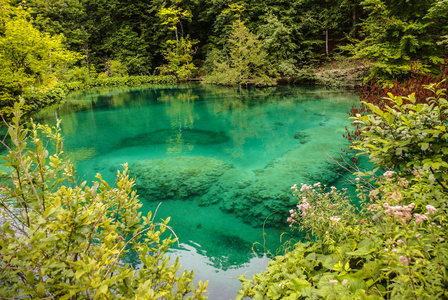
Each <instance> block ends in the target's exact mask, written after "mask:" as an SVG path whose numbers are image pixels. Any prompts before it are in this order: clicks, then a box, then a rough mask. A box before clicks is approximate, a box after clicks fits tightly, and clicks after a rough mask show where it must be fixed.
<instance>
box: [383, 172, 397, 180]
mask: <svg viewBox="0 0 448 300" xmlns="http://www.w3.org/2000/svg"><path fill="white" fill-rule="evenodd" d="M394 174H395V172H394V171H386V172H385V173H384V174H383V176H384V177H386V180H387V181H391V180H392V179H391V178H392V176H394Z"/></svg>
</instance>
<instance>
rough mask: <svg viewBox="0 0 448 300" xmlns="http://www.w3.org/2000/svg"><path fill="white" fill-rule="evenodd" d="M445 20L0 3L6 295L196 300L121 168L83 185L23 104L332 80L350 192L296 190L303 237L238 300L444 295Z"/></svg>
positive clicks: (342, 10) (245, 285) (425, 9)
mask: <svg viewBox="0 0 448 300" xmlns="http://www.w3.org/2000/svg"><path fill="white" fill-rule="evenodd" d="M447 17H448V1H447V0H425V1H422V0H389V1H386V0H288V1H286V0H278V1H271V0H259V1H249V0H243V1H237V2H235V1H232V0H221V1H219V0H208V1H207V0H184V1H182V0H177V1H176V0H173V1H164V0H146V1H130V0H51V1H49V0H25V1H19V0H0V111H1V114H2V118H3V120H4V121H5V123H6V126H5V127H3V128H6V129H5V130H4V133H3V135H4V136H5V137H4V138H3V139H2V140H1V141H0V143H1V144H2V151H3V150H5V151H4V152H3V153H6V154H3V155H4V156H2V157H1V159H2V161H3V166H4V168H2V169H0V298H2V299H19V298H20V299H22V298H23V299H61V300H62V299H206V298H207V281H206V282H202V281H199V282H194V273H193V272H192V271H187V270H182V271H181V264H182V262H180V261H179V260H178V259H177V260H175V261H170V260H169V258H168V256H167V251H168V250H169V248H170V246H171V245H172V244H174V243H176V241H177V236H176V234H175V232H174V231H173V230H172V228H171V227H170V225H169V221H170V218H167V219H165V220H160V221H158V220H157V218H156V213H157V211H155V212H149V213H148V214H147V215H145V216H143V215H142V214H141V212H139V208H140V207H141V206H142V202H141V201H140V200H139V198H138V195H137V192H136V190H135V185H136V184H135V179H133V178H132V172H130V171H129V169H128V165H127V164H124V165H123V168H122V169H121V170H119V171H118V172H116V173H115V174H116V182H115V183H114V184H113V185H112V184H111V183H110V182H107V181H106V180H104V179H103V177H102V176H101V175H100V174H97V175H96V179H95V181H93V182H89V183H87V181H82V182H81V181H80V180H79V174H77V172H76V169H75V166H74V164H73V163H72V162H71V161H70V159H69V158H68V153H65V152H64V143H63V136H62V131H61V126H60V121H57V122H56V125H54V126H49V125H45V124H35V123H34V122H33V120H31V121H29V120H28V117H27V115H28V112H29V111H35V110H39V109H41V108H43V107H45V106H47V105H49V104H52V103H57V102H58V101H60V100H62V99H64V97H65V96H66V95H67V94H68V93H69V92H71V91H75V90H81V89H89V88H92V87H96V86H121V85H129V86H134V85H135V86H136V85H145V84H154V83H155V84H176V83H180V82H188V81H190V80H195V81H196V80H197V81H202V83H203V84H221V85H231V86H233V85H235V86H240V87H246V86H259V87H264V86H273V85H277V84H281V83H300V84H310V85H329V86H332V85H336V86H337V85H338V84H337V83H335V82H334V80H335V79H333V77H334V76H336V75H335V74H336V73H334V71H336V72H339V73H337V74H342V75H343V79H342V81H347V80H350V79H353V78H350V76H353V74H354V73H358V72H359V74H357V76H359V78H360V81H356V82H355V84H354V85H353V86H351V87H357V86H358V85H361V84H364V85H365V86H364V87H362V88H361V89H360V90H359V97H360V100H361V101H360V103H359V105H358V106H353V108H352V110H351V111H350V112H349V117H350V119H351V120H352V122H353V123H352V125H353V127H351V128H346V132H345V134H344V137H345V138H346V139H347V141H348V142H349V147H348V149H346V150H345V151H346V152H350V153H351V156H350V158H352V159H350V161H351V162H353V163H355V165H353V164H349V166H347V167H346V168H347V170H348V171H351V172H352V173H353V174H354V175H355V177H354V178H355V179H354V180H353V181H354V182H353V185H354V186H355V187H356V196H351V195H349V194H348V193H347V189H346V188H342V189H338V188H336V187H333V186H331V187H330V186H326V185H325V183H320V182H308V183H302V184H301V186H297V184H295V185H293V186H292V187H291V193H293V194H294V197H295V199H296V200H297V205H296V206H294V207H292V208H291V210H290V211H289V213H288V216H289V217H288V219H287V224H288V225H289V226H290V227H291V228H292V229H293V230H297V231H299V232H302V233H303V234H304V236H305V238H304V240H302V241H297V243H294V242H292V241H289V242H286V243H285V244H284V245H283V248H282V249H283V251H282V253H278V255H277V256H272V257H271V258H272V261H270V263H269V265H268V266H267V269H266V270H265V271H264V272H261V273H258V274H255V275H253V276H251V277H247V276H246V275H245V274H241V275H240V276H239V277H238V279H239V280H240V281H241V289H240V290H239V291H238V293H237V294H236V295H235V298H236V299H241V300H242V299H248V298H252V299H266V300H271V299H286V300H288V299H289V300H294V299H369V300H375V299H447V298H448V288H447V286H448V274H447V272H446V270H447V267H448V238H447V235H446V232H447V230H448V218H447V214H448V201H447V200H448V142H447V141H448V127H447V124H448V101H447V98H446V89H447V88H448V81H447V76H448V75H447V74H448V67H447V58H448V22H447ZM324 70H327V71H328V70H329V71H328V73H326V75H322V72H323V71H324ZM344 70H345V71H344ZM332 72H333V73H332ZM338 76H339V75H338ZM24 120H26V121H24ZM359 157H364V158H365V159H366V160H368V161H370V163H371V165H372V169H370V170H362V169H359V168H357V167H356V162H357V158H359ZM5 169H7V170H8V172H5ZM129 253H133V254H135V253H136V254H137V255H136V257H137V260H138V262H136V263H127V261H126V257H127V255H128V254H129Z"/></svg>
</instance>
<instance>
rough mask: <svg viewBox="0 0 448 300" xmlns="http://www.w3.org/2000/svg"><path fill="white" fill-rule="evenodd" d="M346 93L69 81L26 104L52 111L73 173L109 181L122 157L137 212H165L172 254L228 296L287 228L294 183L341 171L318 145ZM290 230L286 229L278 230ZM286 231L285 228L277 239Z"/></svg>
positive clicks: (337, 138) (333, 143)
mask: <svg viewBox="0 0 448 300" xmlns="http://www.w3.org/2000/svg"><path fill="white" fill-rule="evenodd" d="M355 101H357V97H356V95H354V94H352V93H347V92H341V91H331V90H323V89H304V88H296V87H281V88H268V89H236V88H224V87H210V86H199V85H193V86H191V85H190V86H163V87H162V86H159V87H146V88H133V89H103V90H100V89H97V90H90V91H87V92H82V93H76V94H73V95H71V97H70V98H69V99H68V100H67V101H66V102H65V103H64V104H62V105H59V106H57V107H53V108H47V109H45V110H43V111H41V112H40V113H38V114H36V116H35V117H34V118H35V120H37V121H38V122H42V123H48V124H54V123H55V119H56V118H61V119H62V123H61V128H62V133H63V136H64V147H65V151H66V152H71V153H73V154H72V160H74V162H75V164H76V167H77V170H78V174H80V176H84V179H86V180H92V179H93V177H94V175H95V174H96V173H101V174H102V175H103V177H104V178H105V179H107V180H109V181H110V182H111V183H113V181H114V178H115V174H116V170H117V169H119V168H121V167H120V165H121V164H123V163H125V162H127V163H128V164H129V169H130V172H131V176H133V177H136V188H137V190H138V193H139V194H140V195H141V197H140V199H141V201H142V202H143V208H142V213H143V214H144V215H145V214H146V213H147V212H148V211H149V210H151V211H153V212H154V211H155V210H156V208H157V207H158V206H159V204H160V207H159V208H158V210H157V215H156V219H165V218H167V217H168V216H171V222H170V225H171V226H172V228H173V230H174V232H175V233H176V235H177V236H178V238H179V243H180V245H179V246H175V247H174V248H173V249H172V252H171V255H173V256H180V258H181V262H182V264H183V266H184V267H185V268H187V269H189V270H194V271H195V274H196V279H197V280H209V281H210V282H209V288H208V292H209V296H210V299H231V298H234V297H235V296H236V292H237V290H238V289H239V287H240V283H239V281H238V280H237V277H238V275H240V274H243V273H245V274H246V275H247V276H250V275H252V274H254V273H257V272H261V271H263V270H264V268H265V267H266V265H267V263H268V259H267V258H266V256H265V255H264V253H266V252H270V253H275V252H276V250H278V248H279V247H280V245H281V242H280V236H281V234H282V233H283V232H287V225H286V224H285V220H286V217H287V215H288V210H289V209H291V208H292V207H293V206H294V205H295V204H296V200H294V199H293V198H292V193H291V189H290V187H291V186H292V185H294V184H295V183H297V184H300V183H302V182H303V183H313V182H317V181H320V182H323V183H327V184H331V183H333V182H335V181H336V180H338V179H339V178H340V176H341V174H340V170H339V168H338V166H337V164H335V163H334V162H333V161H331V160H329V159H328V158H327V156H331V157H334V158H337V157H339V156H340V155H341V148H342V147H346V141H345V140H344V139H343V138H342V134H343V132H344V130H345V126H346V125H348V124H349V120H348V116H347V113H346V112H347V111H348V110H349V108H350V107H351V106H352V104H353V103H354V102H355ZM288 236H289V235H288ZM283 241H284V240H283Z"/></svg>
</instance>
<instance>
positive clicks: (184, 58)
mask: <svg viewBox="0 0 448 300" xmlns="http://www.w3.org/2000/svg"><path fill="white" fill-rule="evenodd" d="M158 16H159V17H160V19H161V20H162V25H168V28H169V29H170V30H172V31H174V32H175V35H176V40H167V41H166V45H165V50H164V51H163V56H164V58H165V59H166V60H167V61H168V64H166V65H162V66H160V67H158V69H159V70H160V72H161V74H168V75H174V76H175V77H176V80H177V82H179V81H186V80H188V78H190V76H191V74H192V72H193V71H194V70H196V69H197V67H196V66H195V65H194V64H193V62H192V61H193V54H194V53H195V52H196V51H195V50H194V49H193V46H194V45H195V44H197V43H198V42H197V41H192V40H190V37H189V36H188V35H187V36H184V29H183V26H182V19H186V20H189V21H191V13H190V12H189V11H187V10H183V9H180V8H179V9H176V8H173V7H170V8H162V9H160V11H159V12H158ZM179 28H180V30H179ZM179 31H180V33H179ZM179 35H180V36H179Z"/></svg>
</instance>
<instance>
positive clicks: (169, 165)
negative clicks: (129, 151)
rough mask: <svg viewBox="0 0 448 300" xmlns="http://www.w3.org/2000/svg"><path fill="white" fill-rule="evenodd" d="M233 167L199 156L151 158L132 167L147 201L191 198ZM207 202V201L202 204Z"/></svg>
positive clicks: (137, 183) (132, 171)
mask: <svg viewBox="0 0 448 300" xmlns="http://www.w3.org/2000/svg"><path fill="white" fill-rule="evenodd" d="M232 168H233V166H232V165H230V164H228V163H225V162H223V161H221V160H218V159H215V158H207V157H200V156H192V157H173V158H165V159H149V160H143V161H139V162H136V163H134V164H133V165H131V166H130V171H131V174H133V175H135V176H136V177H137V179H136V186H137V190H138V191H139V193H140V194H141V195H142V196H144V197H145V198H146V199H148V200H162V199H167V198H170V199H189V198H192V197H194V196H201V195H203V194H205V193H206V192H207V191H208V190H209V189H210V187H211V186H212V184H213V183H214V182H215V181H216V180H218V178H219V177H220V176H222V175H223V174H224V172H225V171H226V170H230V169H232ZM203 204H205V203H203Z"/></svg>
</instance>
